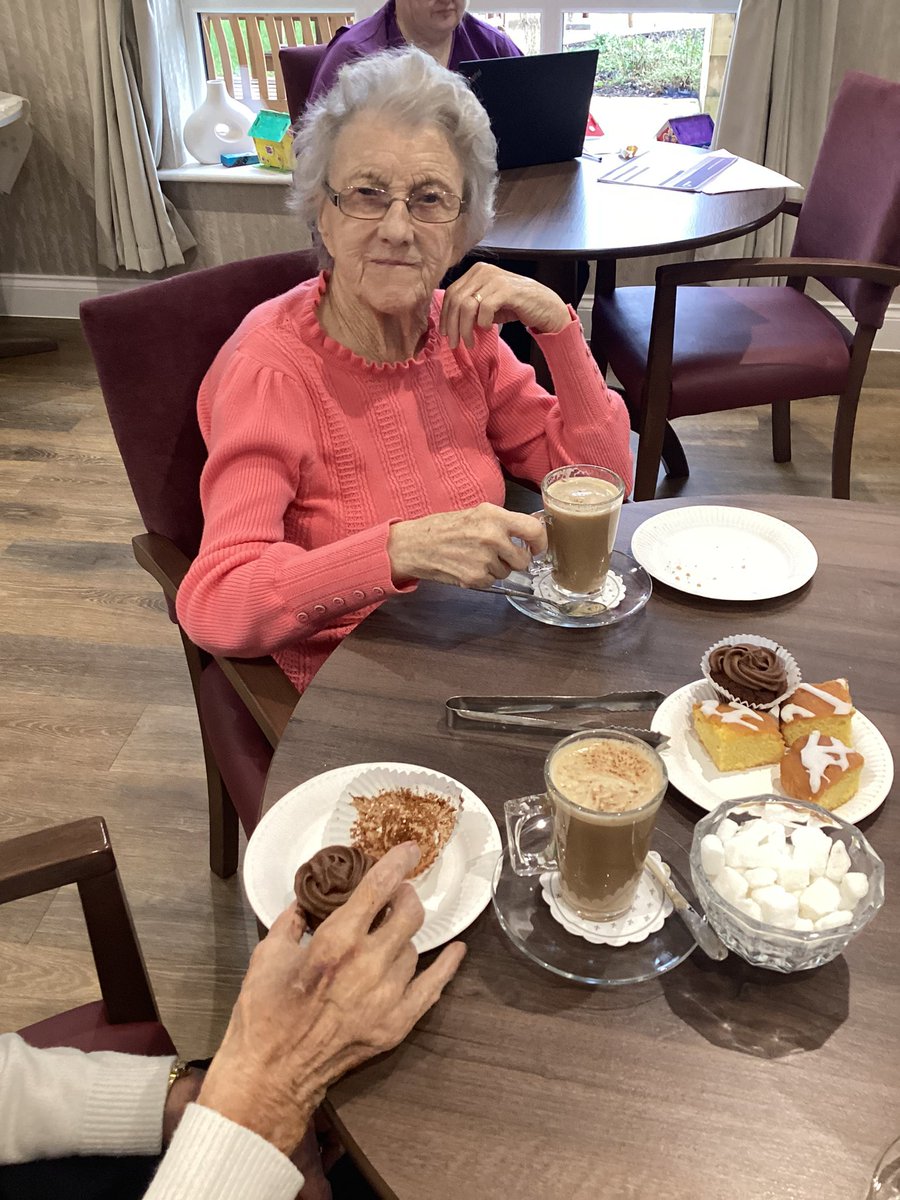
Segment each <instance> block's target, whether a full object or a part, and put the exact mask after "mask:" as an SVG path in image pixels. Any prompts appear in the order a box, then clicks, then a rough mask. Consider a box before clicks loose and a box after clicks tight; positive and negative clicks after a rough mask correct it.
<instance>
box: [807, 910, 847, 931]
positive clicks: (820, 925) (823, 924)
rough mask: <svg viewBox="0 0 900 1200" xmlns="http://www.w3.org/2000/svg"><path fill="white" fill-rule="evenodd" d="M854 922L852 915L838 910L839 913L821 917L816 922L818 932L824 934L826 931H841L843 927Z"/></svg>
mask: <svg viewBox="0 0 900 1200" xmlns="http://www.w3.org/2000/svg"><path fill="white" fill-rule="evenodd" d="M852 920H853V914H852V913H848V912H844V910H843V909H838V911H837V912H830V913H826V914H825V916H824V917H819V919H818V921H816V932H817V933H823V932H824V931H825V930H826V929H840V927H841V926H842V925H849V924H850V922H851V921H852Z"/></svg>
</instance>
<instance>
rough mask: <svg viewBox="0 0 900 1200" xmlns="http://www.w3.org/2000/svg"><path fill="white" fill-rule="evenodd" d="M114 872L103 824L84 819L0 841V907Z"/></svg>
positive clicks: (110, 849) (99, 819)
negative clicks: (0, 905)
mask: <svg viewBox="0 0 900 1200" xmlns="http://www.w3.org/2000/svg"><path fill="white" fill-rule="evenodd" d="M115 869H116V860H115V856H114V855H113V852H112V846H111V845H110V843H109V834H108V833H107V830H106V822H105V821H104V820H103V818H102V817H85V818H84V819H83V820H80V821H69V822H68V823H67V824H66V825H55V826H53V827H52V828H50V829H39V830H38V831H37V832H36V833H26V834H23V835H22V836H21V837H16V838H10V839H9V840H8V841H4V842H0V904H7V903H8V902H9V901H10V900H21V899H22V897H23V896H36V895H37V894H38V893H39V892H49V891H52V890H53V889H54V888H58V887H63V886H65V884H67V883H80V882H81V881H82V880H83V879H95V878H96V877H97V876H98V875H106V874H108V873H109V872H110V871H114V870H115Z"/></svg>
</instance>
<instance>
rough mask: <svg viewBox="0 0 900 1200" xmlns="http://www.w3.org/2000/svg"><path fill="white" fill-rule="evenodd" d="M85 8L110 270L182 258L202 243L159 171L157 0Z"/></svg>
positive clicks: (100, 211) (98, 187)
mask: <svg viewBox="0 0 900 1200" xmlns="http://www.w3.org/2000/svg"><path fill="white" fill-rule="evenodd" d="M79 12H80V17H81V29H82V34H83V37H84V48H85V59H86V66H87V77H88V90H89V94H90V99H91V109H92V112H93V119H94V203H95V206H96V213H97V253H98V257H99V260H100V262H101V263H102V265H103V266H105V267H108V268H109V269H110V270H116V269H117V268H119V267H125V268H126V269H128V270H132V271H143V272H150V271H161V270H163V269H164V268H165V267H175V266H180V265H181V264H183V263H184V251H185V250H188V249H190V248H191V247H192V246H194V245H195V244H196V243H195V241H194V238H193V236H192V234H191V232H190V230H189V229H188V227H187V226H186V225H185V223H184V221H182V219H181V217H179V215H178V213H177V212H176V211H175V209H174V208H173V207H172V205H171V203H170V202H169V201H168V200H167V199H166V197H165V196H164V195H163V193H162V188H161V187H160V184H159V180H158V179H157V176H156V168H157V165H158V163H159V158H160V153H161V150H162V144H163V109H164V104H163V88H162V76H161V64H160V55H159V48H158V40H157V35H156V30H157V26H156V16H155V12H154V0H79Z"/></svg>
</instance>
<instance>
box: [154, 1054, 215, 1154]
mask: <svg viewBox="0 0 900 1200" xmlns="http://www.w3.org/2000/svg"><path fill="white" fill-rule="evenodd" d="M205 1074H206V1072H205V1071H201V1070H199V1069H198V1068H196V1067H189V1068H188V1070H187V1072H186V1074H184V1075H179V1076H178V1077H177V1078H176V1079H174V1080H173V1081H172V1083H171V1085H170V1087H169V1090H168V1092H167V1093H166V1102H165V1105H164V1106H163V1121H162V1144H163V1146H164V1147H165V1146H168V1144H169V1142H170V1141H171V1140H172V1136H173V1134H174V1133H175V1130H176V1129H177V1128H178V1124H179V1122H180V1121H181V1118H182V1117H183V1116H184V1110H185V1109H186V1108H187V1106H188V1105H189V1104H193V1102H194V1101H195V1100H196V1099H197V1097H198V1095H199V1094H200V1089H201V1087H202V1086H203V1079H204V1076H205Z"/></svg>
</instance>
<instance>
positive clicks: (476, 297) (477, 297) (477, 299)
mask: <svg viewBox="0 0 900 1200" xmlns="http://www.w3.org/2000/svg"><path fill="white" fill-rule="evenodd" d="M472 299H473V300H474V301H475V303H476V304H481V292H476V293H475V295H474V296H473V297H472Z"/></svg>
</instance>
